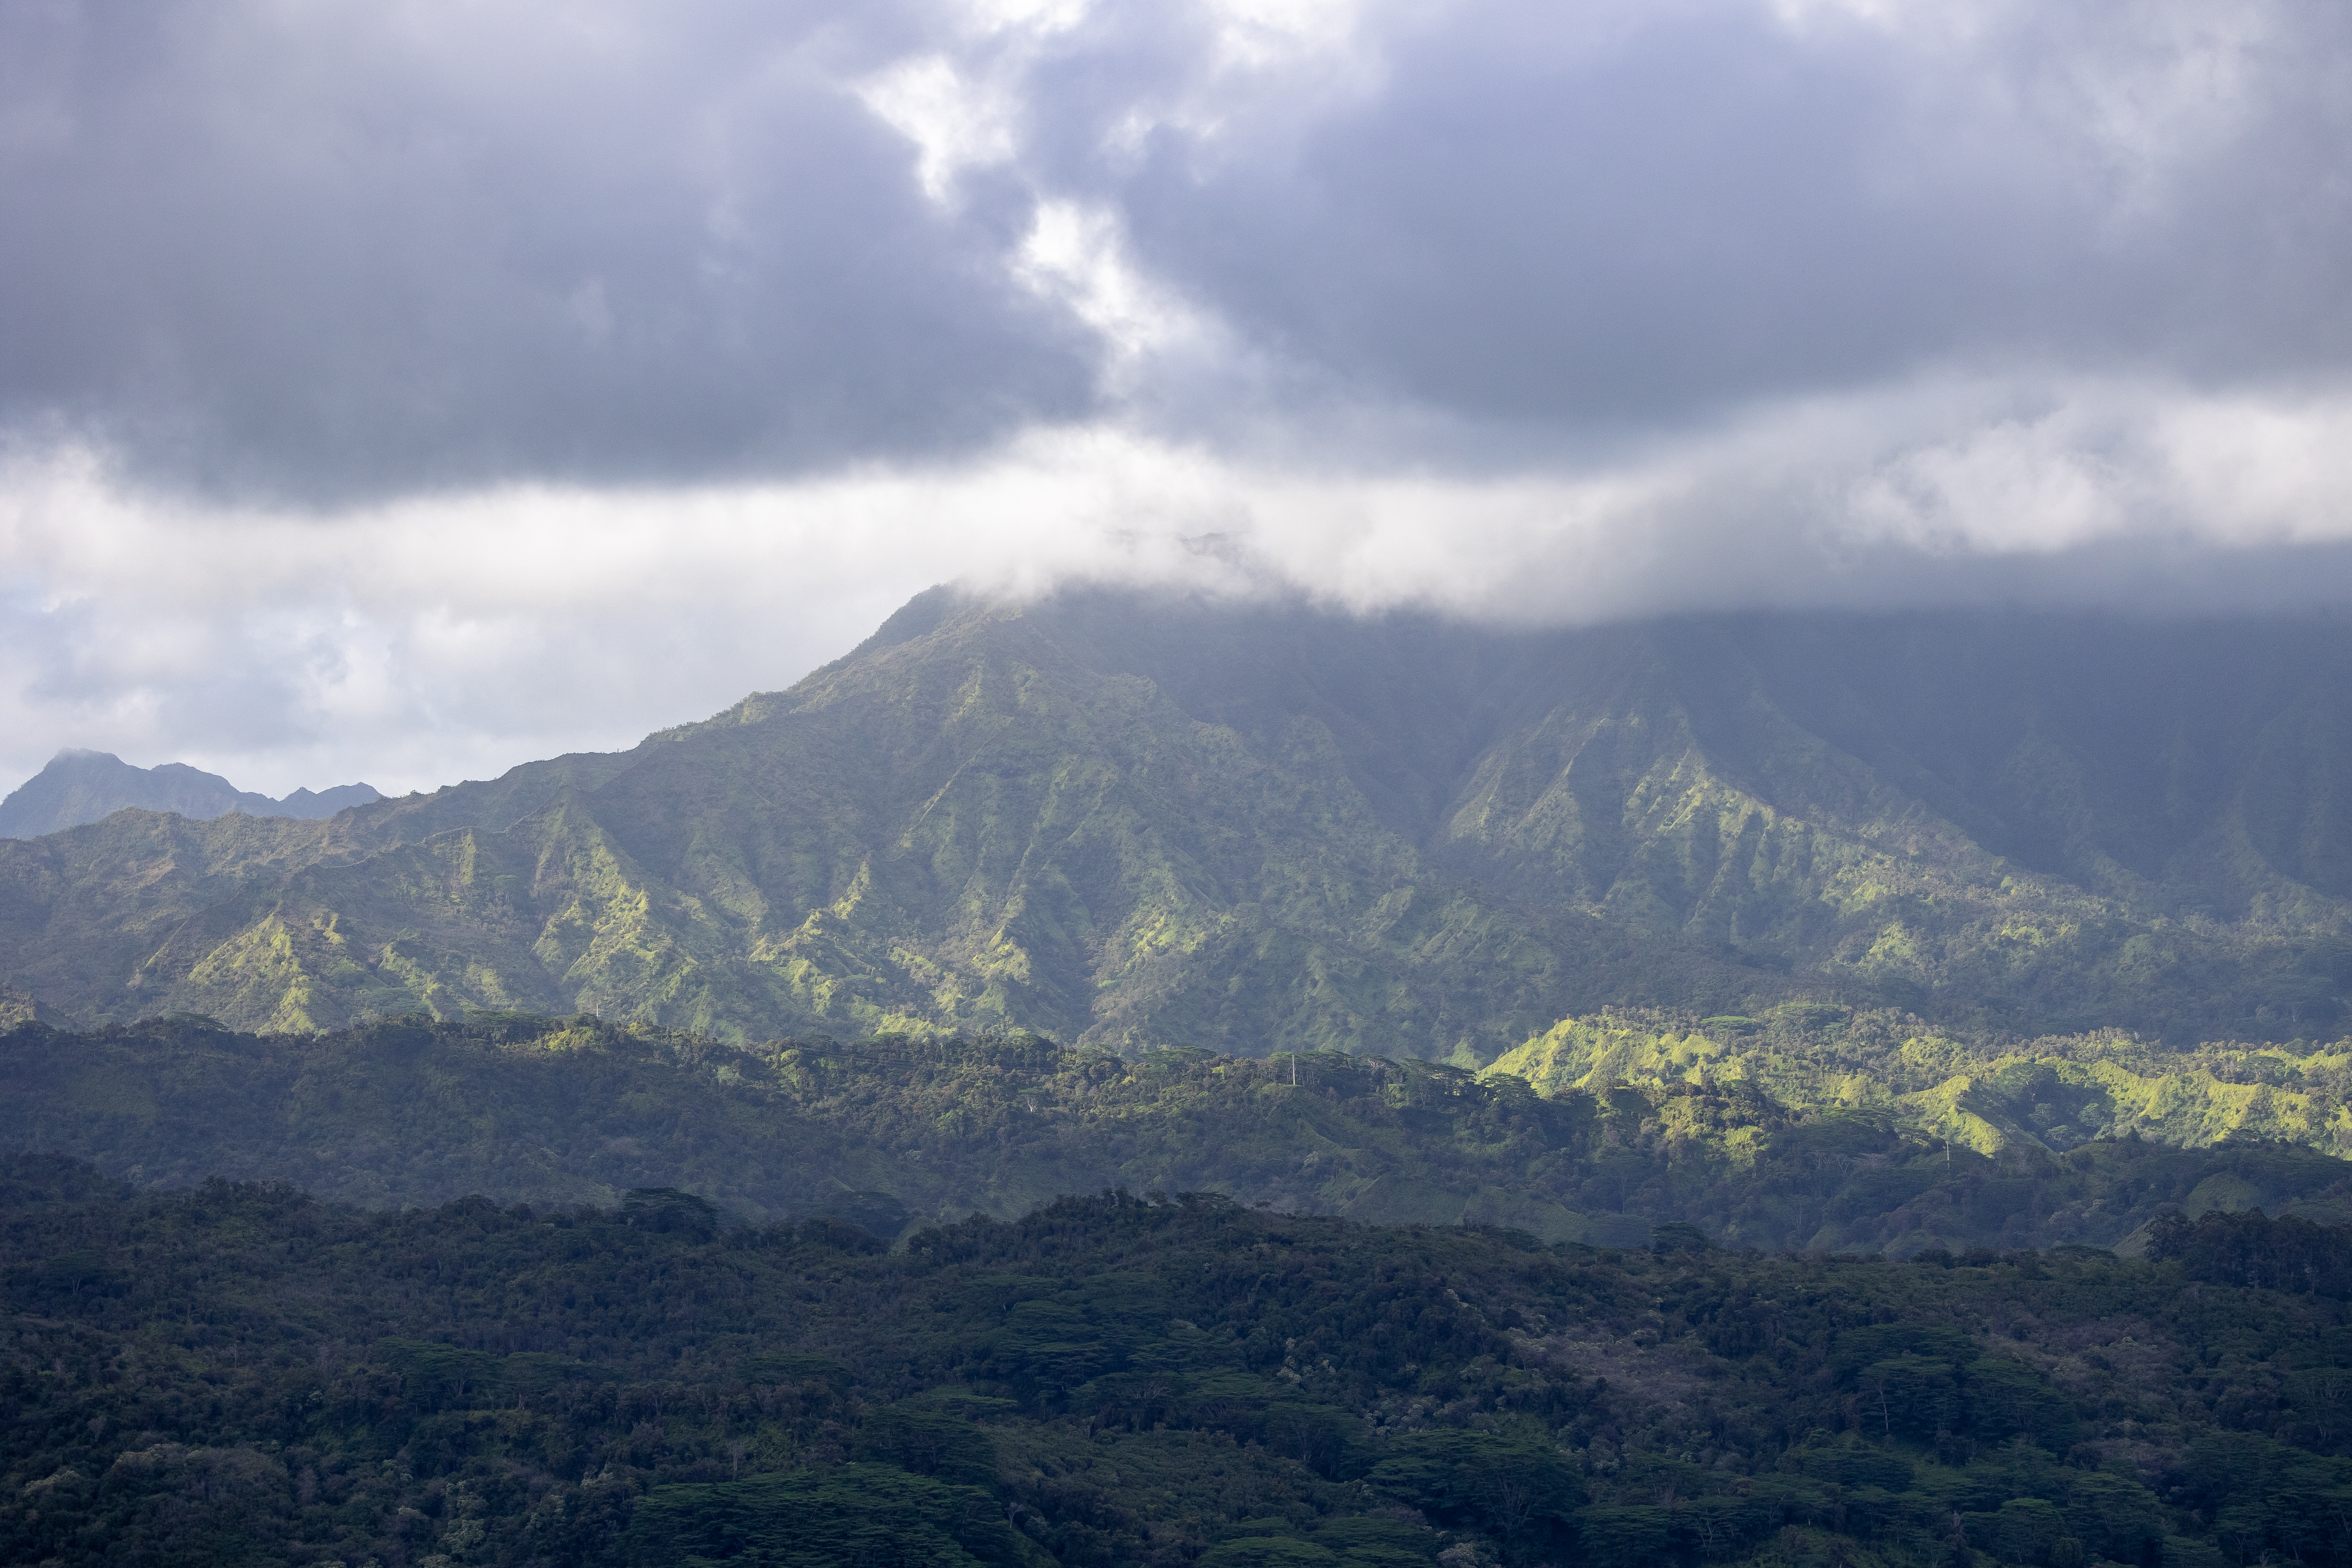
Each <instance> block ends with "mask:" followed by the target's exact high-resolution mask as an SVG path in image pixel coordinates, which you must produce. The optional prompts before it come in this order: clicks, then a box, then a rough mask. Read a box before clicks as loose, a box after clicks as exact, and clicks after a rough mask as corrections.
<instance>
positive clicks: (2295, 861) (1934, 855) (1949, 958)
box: [0, 592, 2352, 1066]
mask: <svg viewBox="0 0 2352 1568" xmlns="http://www.w3.org/2000/svg"><path fill="white" fill-rule="evenodd" d="M2347 665H2352V638H2347V636H2346V635H2345V633H2344V632H2343V631H2342V630H2341V629H2340V628H2338V627H2336V626H2331V625H2329V624H2326V623H2325V622H2318V621H2315V622H2312V623H2308V624H2297V623H2294V622H2289V621H2279V620H2271V621H2265V622H2263V623H2246V624H2241V623H2225V622H2212V623H2197V624H2190V625H2179V626H2155V625H2140V624H2137V623H2130V622H2118V621H2108V620H2103V619H2100V618H2098V617H2084V616H2063V617H2061V616H2050V617H2032V616H1962V615H1951V616H1906V617H1900V618H1892V619H1885V620H1878V619H1870V618H1863V617H1836V616H1783V617H1771V616H1748V617H1718V618H1713V619H1691V620H1683V621H1674V622H1662V623H1655V624H1652V625H1647V626H1621V627H1611V628H1600V629H1594V630H1589V631H1580V632H1561V633H1543V634H1536V633H1506V632H1499V631H1486V630H1478V629H1475V628H1469V627H1459V626H1444V625H1440V624H1436V623H1430V622H1423V621H1415V620H1412V619H1411V618H1391V619H1388V620H1381V621H1353V620H1348V619H1344V618H1341V617H1337V616H1318V615H1314V614H1310V613H1308V612H1306V611H1303V610H1299V609H1297V608H1294V607H1283V606H1260V607H1255V608H1247V609H1231V610H1214V611H1212V610H1205V609H1197V608H1191V607H1187V606H1184V605H1179V604H1172V603H1166V602H1151V601H1138V600H1135V599H1132V598H1125V597H1120V596H1117V595H1072V596H1069V597H1066V598H1064V599H1060V600H1056V601H1054V602H1051V603H1047V604H1044V605H1029V606H1009V605H985V604H973V603H968V602H961V601H957V600H955V599H953V598H952V597H950V595H945V594H943V593H939V592H934V593H932V594H929V595H923V596H922V597H920V598H919V599H918V600H916V601H915V602H914V603H913V604H910V605H908V606H907V607H906V608H905V609H903V610H902V611H900V612H899V613H898V615H897V616H893V617H892V619H891V621H890V622H889V623H888V624H887V625H886V626H884V627H883V629H882V630H881V632H879V633H878V634H877V637H875V638H874V639H873V640H872V641H871V642H869V643H868V644H867V645H866V647H863V648H861V649H859V650H858V651H857V652H856V654H854V655H852V656H851V657H849V658H845V659H844V660H842V661H840V662H839V663H837V664H835V665H833V666H831V667H828V668H825V669H823V670H820V671H818V672H816V673H815V674H814V675H812V676H810V677H809V678H808V679H805V680H803V681H802V682H801V683H800V684H799V685H797V686H795V687H793V689H791V690H789V691H785V692H781V693H765V694H761V695H758V696H754V697H751V698H749V699H747V700H745V701H743V702H742V703H740V705H738V706H737V707H735V708H733V709H731V710H728V711H727V712H725V713H723V714H720V715H719V716H718V717H716V718H714V719H712V720H710V721H707V722H704V723H699V724H693V725H688V726H685V727H683V728H680V729H678V730H675V731H666V732H664V733H661V734H658V735H656V736H654V737H652V738H650V739H648V740H647V741H646V742H645V743H644V744H642V745H640V746H638V747H637V748H636V749H635V750H634V751H631V752H625V753H619V754H615V755H612V756H580V757H567V758H562V759H558V760H556V761H553V762H549V763H533V764H530V766H527V767H523V768H519V769H517V770H515V771H514V772H513V773H509V774H508V775H507V776H506V777H504V778H502V779H499V780H497V781H493V782H490V783H487V784H464V785H460V786H457V787H455V788H452V789H448V790H444V791H442V792H440V793H438V794H436V795H431V796H412V797H409V798H407V799H404V800H388V801H380V802H377V803H375V804H373V805H367V806H363V807H362V808H360V809H358V810H356V811H353V812H348V813H345V814H344V815H343V816H340V817H337V818H336V819H334V820H333V821H331V822H315V823H311V822H293V821H283V820H263V819H255V818H247V817H236V816H231V817H224V818H221V819H218V820H216V821H211V822H190V821H186V820H184V819H182V818H178V817H173V816H156V815H153V814H151V813H142V812H127V813H122V814H119V815H117V816H113V817H110V818H109V819H108V820H106V821H105V822H102V823H98V824H93V825H90V826H84V827H78V828H75V829H72V830H70V831H68V832H64V833H58V834H53V835H50V836H47V837H42V838H39V839H36V840H32V841H29V842H9V843H5V844H0V984H5V985H7V986H12V987H14V988H15V989H16V991H18V992H23V993H26V994H30V995H31V996H32V997H33V998H35V999H36V1000H37V1005H38V1006H39V1007H40V1008H41V1009H44V1012H43V1013H42V1016H44V1017H46V1018H47V1019H48V1020H50V1021H52V1022H58V1023H71V1024H74V1025H77V1026H96V1025H100V1024H104V1023H108V1022H117V1021H123V1020H128V1019H132V1018H137V1017H142V1016H153V1015H158V1014H163V1013H168V1012H173V1011H188V1012H195V1013H201V1014H206V1015H209V1016H215V1017H218V1018H221V1019H223V1020H225V1021H226V1022H228V1023H230V1024H232V1025H235V1026H240V1027H245V1028H257V1029H266V1030H279V1031H295V1032H312V1031H317V1030H320V1029H331V1028H337V1027H341V1026H347V1025H349V1024H352V1023H354V1022H360V1021H363V1020H365V1019H367V1018H370V1017H375V1016H394V1015H401V1014H406V1013H410V1012H425V1013H428V1014H431V1015H433V1016H436V1017H441V1018H445V1019H451V1020H455V1019H459V1018H463V1017H465V1016H467V1015H468V1014H469V1012H471V1011H474V1010H478V1009H504V1008H530V1009H535V1010H538V1011H542V1012H549V1013H573V1012H577V1011H582V1010H586V1011H592V1012H594V1013H596V1014H598V1015H600V1016H604V1017H607V1018H612V1019H615V1020H623V1021H627V1022H632V1023H639V1024H645V1025H648V1026H657V1027H663V1028H675V1029H689V1030H694V1031H697V1032H699V1033H703V1034H708V1035H711V1036H714V1037H723V1038H728V1039H731V1040H737V1041H753V1040H759V1039H765V1038H780V1037H793V1036H806V1035H809V1034H813V1033H817V1032H824V1033H827V1034H832V1035H837V1036H859V1037H862V1036H870V1035H877V1034H904V1035H916V1034H925V1033H931V1034H953V1033H958V1032H966V1033H968V1032H971V1031H975V1030H1003V1029H1016V1028H1017V1029H1030V1030H1035V1031H1038V1032H1041V1033H1044V1034H1046V1035H1049V1036H1052V1037H1055V1038H1057V1039H1063V1040H1068V1041H1071V1042H1074V1043H1077V1044H1083V1045H1090V1046H1099V1047H1105V1048H1108V1049H1114V1050H1118V1051H1119V1052H1121V1053H1122V1054H1130V1055H1131V1054H1134V1053H1136V1052H1139V1051H1140V1050H1142V1049H1144V1048H1147V1047H1160V1046H1170V1047H1190V1048H1204V1049H1211V1050H1216V1051H1221V1052H1224V1053H1227V1054H1233V1055H1250V1056H1257V1055H1267V1054H1271V1053H1274V1052H1277V1051H1287V1050H1291V1049H1294V1048H1296V1049H1300V1050H1323V1049H1338V1050H1347V1051H1351V1052H1358V1053H1365V1054H1378V1055H1383V1056H1388V1057H1394V1058H1407V1057H1414V1058H1429V1059H1446V1060H1454V1061H1456V1062H1460V1063H1465V1064H1468V1065H1471V1066H1479V1065H1483V1064H1485V1063H1486V1062H1489V1061H1491V1060H1492V1059H1493V1058H1496V1056H1498V1055H1499V1054H1501V1053H1502V1052H1503V1051H1505V1050H1507V1049H1510V1048H1512V1047H1516V1046H1517V1045H1518V1044H1519V1043H1520V1042H1522V1041H1524V1040H1526V1039H1528V1037H1530V1036H1533V1035H1536V1034H1538V1033H1539V1032H1541V1031H1542V1030H1544V1029H1545V1028H1548V1027H1549V1026H1550V1025H1551V1024H1552V1023H1553V1022H1554V1021H1555V1020H1557V1019H1559V1018H1563V1017H1578V1016H1590V1015H1592V1014H1594V1013H1597V1012H1598V1011H1599V1010H1600V1009H1601V1007H1603V1006H1629V1005H1643V1006H1655V1007H1662V1008H1666V1009H1670V1010H1674V1011H1676V1012H1679V1013H1688V1014H1692V1015H1695V1016H1699V1017H1709V1016H1732V1015H1751V1016H1752V1015H1754V1014H1757V1013H1759V1012H1762V1011H1766V1010H1769V1009H1770V1008H1772V1007H1774V1006H1776V1005H1781V1004H1784V1003H1787V1002H1789V1001H1791V1000H1796V1001H1804V1000H1808V999H1810V1000H1813V1001H1817V1002H1820V1003H1822V1004H1825V1005H1826V1004H1830V1003H1835V1004H1838V1005H1849V1006H1874V1005H1875V1006H1890V1007H1895V1008H1899V1009H1903V1010H1906V1011H1908V1012H1911V1013H1916V1014H1917V1015H1918V1016H1921V1017H1924V1018H1927V1019H1928V1020H1930V1021H1931V1022H1932V1023H1933V1024H1934V1025H1935V1026H1936V1027H1937V1029H1938V1030H1940V1031H1942V1032H1944V1033H1946V1034H1949V1035H1952V1036H1954V1037H1962V1038H1969V1039H1978V1038H1982V1039H1993V1038H1996V1037H2004V1036H2006V1037H2016V1038H2022V1037H2032V1036H2035V1035H2041V1034H2087V1033H2093V1032H2096V1031H2100V1030H2105V1029H2115V1028H2122V1029H2127V1030H2131V1031H2134V1032H2136V1033H2137V1034H2138V1035H2140V1036H2143V1037H2148V1038H2161V1039H2163V1040H2166V1041H2168V1042H2171V1043H2173V1044H2175V1045H2185V1044H2187V1043H2189V1042H2193V1041H2196V1040H2199V1039H2222V1038H2230V1039H2243V1040H2255V1041H2273V1042H2277V1041H2285V1040H2289V1039H2293V1038H2296V1037H2315V1036H2319V1035H2322V1034H2326V1033H2328V1032H2330V1031H2332V1030H2335V1029H2336V1026H2337V1025H2338V1023H2339V1022H2340V1020H2341V1019H2342V1018H2343V1017H2344V1016H2345V1005H2346V1004H2345V998H2346V996H2347V993H2352V942H2347V938H2352V818H2347V816H2346V814H2345V813H2344V811H2343V809H2342V805H2341V803H2340V801H2339V799H2338V796H2337V795H2336V793H2335V792H2336V785H2335V784H2334V783H2333V782H2331V781H2335V780H2340V779H2342V778H2344V777H2347V776H2352V752H2347V746H2352V714H2347V704H2352V679H2347V677H2352V668H2347Z"/></svg>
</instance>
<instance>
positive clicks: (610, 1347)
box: [0, 1156, 2352, 1568]
mask: <svg viewBox="0 0 2352 1568" xmlns="http://www.w3.org/2000/svg"><path fill="white" fill-rule="evenodd" d="M631 1197H632V1198H633V1200H634V1201H633V1202H630V1203H628V1204H626V1205H623V1206H621V1207H619V1208H607V1209H603V1210H591V1209H572V1208H563V1209H540V1208H536V1207H532V1208H522V1207H517V1208H500V1207H499V1206H497V1205H492V1204H489V1203H487V1202H485V1201H483V1200H480V1199H468V1200H465V1201H462V1202H459V1203H457V1204H453V1205H447V1206H446V1207H442V1208H439V1209H434V1210H412V1211H409V1212H406V1213H400V1214H379V1215H364V1214H360V1213H356V1212H353V1211H350V1210H346V1209H339V1208H335V1207H332V1206H330V1205H321V1204H319V1203H317V1202H314V1201H312V1200H310V1199H308V1198H305V1197H303V1196H301V1195H299V1194H297V1193H295V1192H293V1191H292V1190H291V1189H289V1188H285V1187H278V1186H265V1185H245V1186H237V1185H231V1184H226V1183H218V1182H215V1183H211V1184H206V1185H205V1186H204V1187H202V1188H199V1189H197V1190H195V1191H193V1192H187V1193H182V1194H169V1195H162V1194H141V1193H139V1192H136V1191H134V1190H132V1189H130V1188H128V1187H125V1186H122V1185H121V1184H115V1183H112V1182H110V1181H108V1180H106V1179H105V1178H103V1177H100V1176H99V1175H97V1174H96V1173H93V1172H91V1171H90V1170H89V1168H88V1167H87V1166H83V1165H78V1164H76V1163H72V1162H69V1161H66V1160H64V1159H62V1158H58V1157H55V1156H17V1157H14V1158H12V1159H10V1160H8V1161H5V1162H0V1305H5V1312H0V1398H4V1399H5V1408H6V1409H7V1410H8V1411H9V1412H10V1419H9V1421H8V1422H7V1424H6V1425H5V1427H0V1558H5V1560H6V1561H9V1562H22V1563H56V1564H58V1568H76V1565H79V1564H85V1563H87V1564H98V1563H106V1564H110V1565H111V1564H121V1563H163V1562H169V1563H174V1564H191V1565H195V1564H211V1563H222V1564H228V1563H235V1564H238V1565H240V1568H243V1565H249V1564H275V1563H289V1564H295V1563H300V1564H323V1563H331V1562H340V1563H347V1564H352V1565H353V1568H360V1565H363V1564H365V1563H370V1562H374V1563H379V1564H386V1565H393V1564H404V1563H413V1564H417V1565H419V1568H443V1565H446V1564H458V1563H466V1564H493V1563H495V1564H527V1563H548V1564H553V1563H566V1564H603V1563H613V1564H646V1565H651V1564H669V1563H731V1564H740V1565H743V1568H750V1565H751V1564H755V1563H842V1562H867V1563H933V1564H961V1563H991V1564H1004V1565H1008V1568H1011V1565H1024V1568H1029V1565H1034V1568H1048V1565H1049V1564H1052V1563H1064V1564H1071V1565H1077V1564H1110V1563H1140V1564H1153V1565H1161V1564H1164V1565H1168V1568H1192V1565H1196V1564H1197V1565H1205V1568H1235V1565H1241V1564H1253V1565H1256V1564H1274V1563H1279V1564H1324V1565H1334V1564H1347V1565H1356V1568H1411V1565H1413V1564H1443V1565H1444V1568H1464V1565H1466V1564H1476V1563H1508V1564H1523V1563H1524V1564H1533V1563H1571V1562H1573V1563H1593V1564H1596V1565H1598V1568H1649V1565H1652V1564H1656V1565H1661V1568H1664V1565H1673V1568H1697V1565H1699V1564H1704V1563H1758V1564H1766V1565H1769V1568H1832V1565H1836V1564H1867V1565H1885V1568H1907V1565H1911V1564H1918V1565H1920V1568H1992V1565H1993V1564H1995V1563H2000V1564H2017V1565H2033V1568H2077V1565H2085V1568H2087V1565H2095V1564H2097V1563H2117V1564H2124V1565H2141V1564H2172V1565H2175V1568H2179V1565H2183V1564H2197V1565H2202V1568H2220V1565H2221V1564H2223V1563H2246V1564H2252V1563H2264V1562H2282V1561H2287V1560H2293V1561H2299V1562H2305V1563H2342V1562H2345V1561H2347V1559H2352V1423H2347V1419H2346V1409H2347V1404H2346V1401H2347V1393H2352V1322H2347V1289H2352V1238H2347V1235H2346V1233H2345V1232H2343V1231H2340V1230H2327V1229H2323V1228H2321V1227H2317V1226H2310V1225H2307V1224H2305V1223H2303V1222H2300V1221H2296V1220H2293V1219H2288V1220H2278V1221H2273V1220H2266V1219H2263V1218H2261V1217H2260V1216H2255V1215H2222V1214H2219V1213H2214V1214H2209V1215H2206V1216H2205V1217H2204V1218H2203V1219H2201V1220H2200V1221H2197V1222H2194V1223H2191V1222H2189V1221H2187V1220H2185V1219H2182V1220H2177V1221H2173V1222H2168V1224H2167V1225H2166V1226H2161V1227H2159V1228H2158V1232H2157V1234H2156V1237H2155V1241H2156V1246H2155V1247H2154V1251H2155V1252H2156V1253H2157V1254H2158V1256H2156V1257H2152V1258H2146V1259H2139V1260H2126V1259H2117V1258H2112V1257H2106V1256H2103V1255H2096V1254H2089V1253H2083V1252H2060V1253H2057V1254H2047V1255H2045V1254H2011V1255H2009V1256H2007V1257H1997V1256H1995V1255H1993V1254H1991V1253H1989V1252H1987V1253H1980V1254H1976V1255H1972V1256H1966V1257H1961V1258H1953V1257H1950V1256H1948V1255H1944V1254H1931V1255H1928V1256H1927V1257H1924V1258H1921V1259H1919V1260H1916V1261H1914V1262H1911V1263H1904V1264H1897V1263H1889V1262H1885V1261H1882V1260H1862V1259H1811V1260H1807V1259H1797V1258H1765V1257H1759V1256H1756V1255H1752V1254H1750V1255H1741V1254H1737V1253H1732V1252H1727V1251H1725V1250H1723V1249H1720V1248H1713V1247H1706V1245H1705V1244H1704V1243H1703V1242H1697V1241H1696V1240H1693V1239H1690V1238H1685V1237H1681V1236H1678V1235H1675V1236H1664V1237H1660V1239H1659V1241H1658V1243H1657V1246H1656V1247H1655V1249H1654V1250H1653V1251H1648V1252H1622V1251H1621V1252H1608V1251H1596V1250H1594V1249H1592V1248H1590V1247H1580V1246H1575V1245H1572V1244H1562V1245H1559V1246H1552V1247H1546V1246H1543V1245H1542V1244H1540V1243H1538V1242H1537V1241H1536V1240H1535V1239H1534V1238H1533V1237H1528V1236H1526V1235H1524V1234H1522V1233H1516V1232H1511V1231H1504V1230H1488V1229H1482V1228H1475V1227H1473V1228H1466V1229H1465V1228H1462V1227H1451V1228H1435V1227H1402V1228H1379V1227H1364V1226H1355V1225H1352V1224H1349V1223H1348V1222H1345V1221H1340V1220H1335V1219H1328V1218H1312V1217H1304V1216H1296V1215H1277V1214H1274V1213H1272V1212H1269V1211H1263V1210H1254V1209H1249V1208H1245V1207H1242V1206H1240V1205H1234V1204H1231V1203H1228V1202H1224V1201H1223V1200H1219V1199H1214V1198H1205V1197H1192V1198H1185V1199H1181V1200H1178V1201H1172V1202H1171V1201H1167V1200H1162V1199H1159V1198H1136V1197H1132V1196H1129V1195H1126V1194H1104V1195H1103V1196H1101V1197H1099V1198H1094V1199H1083V1200H1081V1199H1064V1200H1061V1201H1059V1202H1056V1203H1055V1204H1053V1205H1048V1206H1047V1207H1045V1208H1044V1209H1041V1210H1039V1211H1038V1212H1036V1213H1034V1214H1033V1215H1029V1216H1027V1217H1026V1218H1024V1219H1022V1220H1020V1221H1017V1222H1010V1223H1007V1222H1002V1221H995V1220H989V1219H984V1218H977V1217H975V1218H973V1219H971V1220H967V1221H965V1222H962V1223H960V1224H957V1225H955V1226H946V1227H932V1228H925V1229H921V1230H919V1231H917V1232H916V1233H914V1234H913V1235H912V1236H911V1237H909V1238H908V1240H907V1241H906V1243H905V1244H904V1245H903V1246H902V1247H899V1248H898V1249H896V1250H886V1249H884V1248H883V1247H881V1245H880V1244H879V1243H877V1242H876V1241H874V1240H872V1239H871V1238H869V1237H867V1236H866V1233H864V1232H863V1231H861V1230H858V1229H856V1228H855V1227H851V1226H844V1225H841V1224H839V1223H838V1222H835V1221H829V1220H812V1221H808V1222H804V1223H801V1224H797V1225H784V1226H761V1227H735V1228H728V1227H726V1226H724V1224H723V1222H722V1221H721V1219H720V1217H719V1215H716V1214H715V1213H714V1212H713V1211H712V1210H711V1209H710V1208H709V1205H704V1204H701V1203H699V1202H698V1201H697V1200H695V1199H694V1198H692V1197H690V1196H688V1195H686V1194H677V1193H659V1192H655V1193H642V1194H631Z"/></svg>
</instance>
